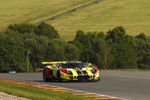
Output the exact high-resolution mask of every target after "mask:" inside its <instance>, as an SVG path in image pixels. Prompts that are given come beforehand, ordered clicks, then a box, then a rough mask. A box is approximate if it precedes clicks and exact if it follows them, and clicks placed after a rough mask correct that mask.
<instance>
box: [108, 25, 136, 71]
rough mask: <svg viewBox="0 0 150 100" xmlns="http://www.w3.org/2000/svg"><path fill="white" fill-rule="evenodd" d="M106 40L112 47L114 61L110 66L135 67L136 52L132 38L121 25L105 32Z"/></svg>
mask: <svg viewBox="0 0 150 100" xmlns="http://www.w3.org/2000/svg"><path fill="white" fill-rule="evenodd" d="M106 41H107V43H108V44H109V45H110V47H111V48H112V50H111V53H112V55H113V56H114V61H113V63H112V65H111V67H110V68H119V69H122V68H125V69H128V68H137V67H136V62H137V54H136V51H135V47H134V41H133V38H131V37H130V36H128V35H126V32H125V30H124V28H123V27H116V28H114V29H113V30H110V31H108V32H107V35H106Z"/></svg>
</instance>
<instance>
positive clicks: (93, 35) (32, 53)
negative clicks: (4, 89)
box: [0, 23, 150, 72]
mask: <svg viewBox="0 0 150 100" xmlns="http://www.w3.org/2000/svg"><path fill="white" fill-rule="evenodd" d="M27 53H29V54H28V57H29V66H30V71H34V70H35V69H36V68H39V67H41V62H42V61H62V60H63V61H65V60H67V61H72V60H73V61H78V60H81V61H83V62H91V63H93V64H95V65H96V66H97V67H98V68H102V69H137V68H138V69H150V37H148V36H145V34H144V33H140V34H139V35H137V36H131V35H128V34H126V31H125V29H124V27H122V26H119V27H115V28H114V29H112V30H109V31H108V32H106V33H104V32H86V33H85V32H83V31H82V30H78V31H77V32H76V37H75V38H74V40H72V41H69V42H65V41H64V40H62V39H61V38H60V36H59V34H58V32H57V30H56V29H55V28H54V27H53V26H51V25H49V24H46V23H41V24H40V25H38V26H34V25H32V24H10V25H9V26H8V28H7V29H6V30H5V31H4V32H0V72H8V71H13V70H15V71H17V72H25V71H27V67H26V64H27Z"/></svg>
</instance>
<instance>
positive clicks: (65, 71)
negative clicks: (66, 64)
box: [60, 69, 72, 75]
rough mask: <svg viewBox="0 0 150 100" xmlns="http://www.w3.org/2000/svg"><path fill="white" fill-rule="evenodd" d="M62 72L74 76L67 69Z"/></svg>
mask: <svg viewBox="0 0 150 100" xmlns="http://www.w3.org/2000/svg"><path fill="white" fill-rule="evenodd" d="M60 71H62V72H64V73H65V74H68V75H72V72H71V71H69V70H67V69H60Z"/></svg>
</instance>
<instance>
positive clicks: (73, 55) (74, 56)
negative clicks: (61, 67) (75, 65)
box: [65, 44, 80, 61]
mask: <svg viewBox="0 0 150 100" xmlns="http://www.w3.org/2000/svg"><path fill="white" fill-rule="evenodd" d="M79 55H80V54H79V49H78V48H77V47H76V46H75V45H72V44H67V45H66V46H65V56H66V59H67V60H68V61H75V60H78V59H79Z"/></svg>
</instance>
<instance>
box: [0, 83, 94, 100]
mask: <svg viewBox="0 0 150 100" xmlns="http://www.w3.org/2000/svg"><path fill="white" fill-rule="evenodd" d="M0 91H2V92H5V93H8V94H11V95H15V96H20V97H25V98H29V99H32V100H92V99H91V98H86V97H81V96H75V95H71V94H66V93H60V92H54V91H51V90H44V89H39V88H36V87H31V86H27V85H21V84H14V83H8V82H4V81H0Z"/></svg>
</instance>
